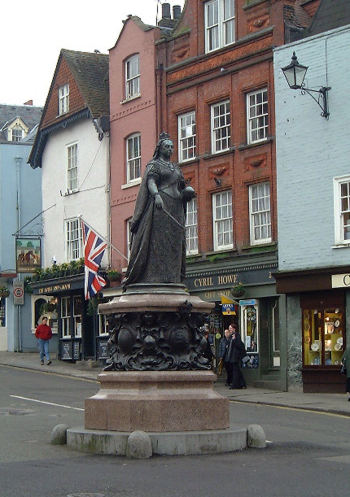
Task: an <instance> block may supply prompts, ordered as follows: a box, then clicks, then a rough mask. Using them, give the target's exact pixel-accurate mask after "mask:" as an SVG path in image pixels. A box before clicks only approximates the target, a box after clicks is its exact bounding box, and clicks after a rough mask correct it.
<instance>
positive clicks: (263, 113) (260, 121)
mask: <svg viewBox="0 0 350 497" xmlns="http://www.w3.org/2000/svg"><path fill="white" fill-rule="evenodd" d="M259 95H260V96H262V98H261V102H258V98H259ZM252 99H253V100H254V101H253V102H252ZM246 106H247V143H248V144H253V143H259V142H263V141H266V140H267V137H268V131H269V98H268V92H267V88H261V89H260V90H256V91H252V92H250V93H247V95H246ZM255 134H256V136H254V135H255Z"/></svg>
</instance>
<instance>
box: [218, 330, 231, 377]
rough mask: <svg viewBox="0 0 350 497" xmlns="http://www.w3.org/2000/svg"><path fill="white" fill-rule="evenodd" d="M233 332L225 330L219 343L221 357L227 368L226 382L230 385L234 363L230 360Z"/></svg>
mask: <svg viewBox="0 0 350 497" xmlns="http://www.w3.org/2000/svg"><path fill="white" fill-rule="evenodd" d="M231 338H232V334H231V333H230V331H229V330H225V331H224V336H223V337H222V338H221V340H220V343H219V357H220V360H221V361H222V362H223V365H224V367H225V370H226V383H225V385H226V386H227V387H228V386H230V385H231V382H232V365H231V363H230V362H229V360H228V350H229V347H230V343H231Z"/></svg>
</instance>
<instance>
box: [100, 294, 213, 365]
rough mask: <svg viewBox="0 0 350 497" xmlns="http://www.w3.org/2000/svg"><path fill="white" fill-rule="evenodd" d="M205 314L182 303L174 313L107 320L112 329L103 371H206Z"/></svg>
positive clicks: (136, 313)
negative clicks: (194, 311) (203, 332)
mask: <svg viewBox="0 0 350 497" xmlns="http://www.w3.org/2000/svg"><path fill="white" fill-rule="evenodd" d="M205 317H206V315H205V314H202V313H198V312H197V313H192V305H191V303H189V302H185V304H184V305H182V306H180V307H179V308H178V311H177V312H151V311H148V312H128V313H124V314H114V315H112V316H110V317H109V318H108V319H109V320H110V321H109V322H110V324H111V325H112V326H113V328H112V331H111V335H110V339H109V341H108V347H109V352H110V359H109V361H107V366H106V367H105V370H107V371H111V370H117V371H166V370H169V371H174V370H205V369H210V363H209V361H208V359H206V358H205V357H204V356H203V351H204V350H205V346H206V342H205V339H203V336H202V333H201V330H200V328H201V326H203V324H204V322H205Z"/></svg>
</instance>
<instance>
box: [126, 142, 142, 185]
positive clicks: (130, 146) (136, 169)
mask: <svg viewBox="0 0 350 497" xmlns="http://www.w3.org/2000/svg"><path fill="white" fill-rule="evenodd" d="M126 176H127V178H126V179H127V183H130V182H131V181H134V180H135V179H138V178H139V177H140V176H141V135H140V134H135V135H132V136H130V137H129V138H128V139H127V141H126Z"/></svg>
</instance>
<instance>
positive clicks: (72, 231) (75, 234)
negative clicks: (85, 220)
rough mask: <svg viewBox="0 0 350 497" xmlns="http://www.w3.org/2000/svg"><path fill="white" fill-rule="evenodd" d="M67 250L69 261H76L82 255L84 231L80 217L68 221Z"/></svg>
mask: <svg viewBox="0 0 350 497" xmlns="http://www.w3.org/2000/svg"><path fill="white" fill-rule="evenodd" d="M66 251H67V260H68V261H74V260H76V259H80V257H82V254H83V249H82V232H81V224H80V219H78V218H76V219H69V220H68V221H66Z"/></svg>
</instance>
